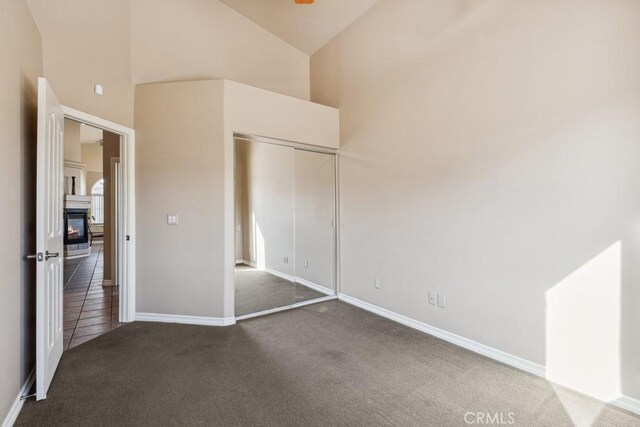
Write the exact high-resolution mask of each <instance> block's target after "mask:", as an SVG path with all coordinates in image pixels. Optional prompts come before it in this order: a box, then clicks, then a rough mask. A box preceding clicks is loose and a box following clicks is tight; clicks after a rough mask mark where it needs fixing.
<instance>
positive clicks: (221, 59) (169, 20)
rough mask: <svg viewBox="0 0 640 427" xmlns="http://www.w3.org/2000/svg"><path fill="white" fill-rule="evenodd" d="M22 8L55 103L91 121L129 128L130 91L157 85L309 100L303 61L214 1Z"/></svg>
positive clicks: (43, 1) (40, 1) (78, 0)
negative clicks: (241, 86)
mask: <svg viewBox="0 0 640 427" xmlns="http://www.w3.org/2000/svg"><path fill="white" fill-rule="evenodd" d="M28 3H29V6H30V8H31V10H32V12H33V16H34V18H35V20H36V22H37V24H38V27H39V29H40V32H41V34H42V40H43V48H44V73H45V75H46V77H47V78H48V80H49V82H50V83H51V86H52V87H53V89H54V91H55V92H56V95H57V97H58V99H59V100H60V102H61V103H62V104H64V105H67V106H70V107H73V108H76V109H78V110H81V111H84V112H87V113H90V114H93V115H96V116H98V117H102V118H104V119H107V120H111V121H113V122H116V123H120V124H122V125H125V126H129V127H131V126H132V124H133V121H134V120H133V96H134V85H135V84H138V83H149V82H159V81H176V80H194V79H214V78H227V79H232V80H236V81H240V82H243V83H247V84H251V85H254V86H258V87H263V88H265V89H269V90H273V91H277V92H281V93H284V94H287V95H292V96H295V97H298V98H302V99H309V57H308V56H307V55H306V54H304V53H302V52H300V51H299V50H297V49H295V48H294V47H292V46H290V45H288V44H286V43H285V42H284V41H282V40H280V39H279V38H277V37H276V36H274V35H273V34H271V33H270V32H268V31H266V30H264V29H263V28H261V27H259V26H258V25H256V24H255V23H253V22H252V21H249V20H248V19H246V18H245V17H243V16H242V15H240V14H238V13H237V12H235V11H234V10H232V9H230V8H229V7H227V6H226V5H224V4H222V3H221V2H219V1H218V0H180V1H177V0H159V1H158V0H110V1H107V2H105V1H101V0H62V1H55V2H52V1H49V0H28ZM96 83H100V84H102V85H103V86H104V95H103V96H97V95H95V94H94V93H93V85H94V84H96Z"/></svg>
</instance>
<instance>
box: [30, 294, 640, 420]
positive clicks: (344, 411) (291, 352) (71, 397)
mask: <svg viewBox="0 0 640 427" xmlns="http://www.w3.org/2000/svg"><path fill="white" fill-rule="evenodd" d="M565 405H566V407H565ZM567 408H568V409H567ZM468 412H491V413H494V412H503V413H505V420H506V416H507V415H506V414H507V413H508V412H512V413H513V418H514V420H515V425H517V426H540V425H544V426H554V427H557V426H563V425H572V423H573V422H576V424H579V425H596V426H638V425H640V419H639V418H636V417H634V416H632V415H631V414H629V413H627V412H625V411H622V410H618V409H616V408H613V407H611V406H604V405H603V404H601V403H599V402H596V401H594V400H591V399H587V398H585V397H582V396H580V395H577V394H575V393H572V392H569V391H566V390H564V389H560V388H558V389H557V390H556V389H554V388H553V387H551V386H550V384H549V383H547V382H546V381H544V380H543V379H541V378H537V377H534V376H531V375H528V374H526V373H523V372H520V371H517V370H515V369H512V368H510V367H507V366H504V365H502V364H499V363H496V362H493V361H491V360H489V359H486V358H483V357H481V356H478V355H476V354H474V353H471V352H468V351H466V350H463V349H461V348H459V347H456V346H454V345H451V344H448V343H446V342H443V341H441V340H439V339H437V338H433V337H430V336H428V335H425V334H422V333H420V332H418V331H415V330H412V329H409V328H406V327H404V326H402V325H399V324H397V323H394V322H391V321H389V320H386V319H383V318H380V317H377V316H375V315H372V314H370V313H367V312H365V311H362V310H360V309H358V308H355V307H352V306H349V305H346V304H344V303H342V302H338V301H331V302H327V303H319V304H314V305H310V306H306V307H303V308H299V309H295V310H290V311H285V312H281V313H277V314H273V315H270V316H263V317H259V318H254V319H251V320H245V321H242V322H239V323H238V324H237V325H235V326H230V327H208V326H189V325H177V324H160V323H141V322H136V323H132V324H128V325H125V326H123V327H121V328H120V329H117V330H115V331H112V332H109V333H107V334H105V335H103V336H101V337H98V338H96V339H94V340H92V341H89V342H88V343H85V344H82V345H80V346H78V347H76V348H74V349H71V350H69V351H67V352H65V353H64V355H63V357H62V362H61V364H60V367H59V369H58V373H57V374H56V377H55V379H54V381H53V384H52V386H51V389H50V392H49V397H48V399H47V400H46V401H43V402H35V401H33V400H29V401H27V402H26V404H25V406H24V408H23V410H22V413H21V414H20V417H19V418H18V421H17V425H19V426H27V425H28V426H43V425H52V426H189V425H207V426H378V425H384V426H465V425H467V424H466V423H465V414H467V413H468ZM572 417H573V418H572ZM581 420H587V421H588V423H582V422H581Z"/></svg>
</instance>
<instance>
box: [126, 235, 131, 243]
mask: <svg viewBox="0 0 640 427" xmlns="http://www.w3.org/2000/svg"><path fill="white" fill-rule="evenodd" d="M125 240H126V241H127V242H128V241H129V240H131V239H130V238H129V235H128V234H127V235H126V236H125Z"/></svg>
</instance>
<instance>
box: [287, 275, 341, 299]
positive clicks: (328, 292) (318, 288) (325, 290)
mask: <svg viewBox="0 0 640 427" xmlns="http://www.w3.org/2000/svg"><path fill="white" fill-rule="evenodd" d="M296 283H300V284H301V285H304V286H306V287H307V288H311V289H313V290H315V291H318V292H320V293H323V294H325V295H334V294H335V292H334V291H333V290H332V289H329V288H325V287H324V286H322V285H318V284H317V283H313V282H310V281H308V280H306V279H302V278H300V277H296Z"/></svg>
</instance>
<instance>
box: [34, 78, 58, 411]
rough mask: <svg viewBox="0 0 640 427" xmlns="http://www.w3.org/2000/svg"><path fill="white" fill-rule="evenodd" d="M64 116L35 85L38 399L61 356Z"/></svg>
mask: <svg viewBox="0 0 640 427" xmlns="http://www.w3.org/2000/svg"><path fill="white" fill-rule="evenodd" d="M63 135H64V112H63V111H62V107H61V106H60V104H59V103H58V100H57V99H56V96H55V94H54V93H53V91H52V90H51V87H50V86H49V84H48V83H47V80H46V79H44V78H40V79H39V80H38V143H37V144H38V147H37V148H38V161H37V184H36V194H37V195H36V199H37V209H36V250H37V259H36V398H37V399H38V400H42V399H44V398H46V395H47V390H48V389H49V385H50V384H51V380H52V379H53V375H54V373H55V371H56V368H57V367H58V363H59V362H60V358H61V357H62V350H63V332H62V331H63V322H62V318H63V313H62V307H63V306H62V298H63V263H62V262H63V261H62V257H63V249H64V248H63V238H64V234H63V233H64V226H63V224H64V221H63V215H62V214H63V197H64V196H63V186H64V171H63V163H64V162H63V158H64V138H63Z"/></svg>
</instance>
